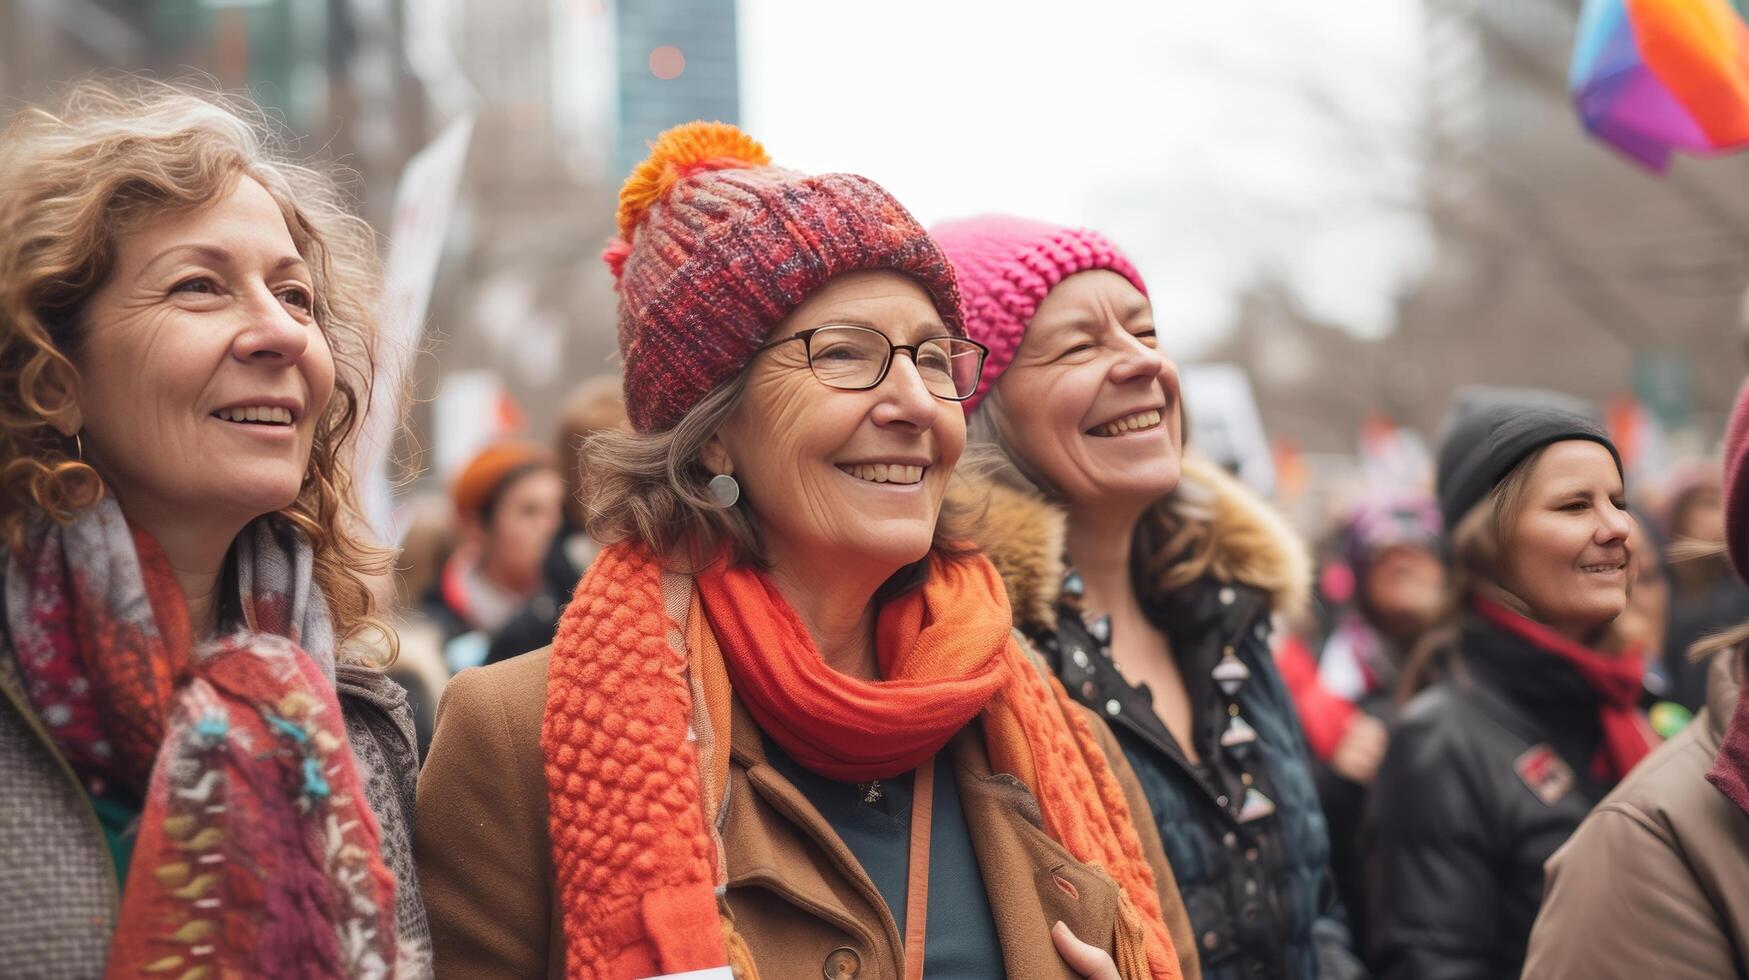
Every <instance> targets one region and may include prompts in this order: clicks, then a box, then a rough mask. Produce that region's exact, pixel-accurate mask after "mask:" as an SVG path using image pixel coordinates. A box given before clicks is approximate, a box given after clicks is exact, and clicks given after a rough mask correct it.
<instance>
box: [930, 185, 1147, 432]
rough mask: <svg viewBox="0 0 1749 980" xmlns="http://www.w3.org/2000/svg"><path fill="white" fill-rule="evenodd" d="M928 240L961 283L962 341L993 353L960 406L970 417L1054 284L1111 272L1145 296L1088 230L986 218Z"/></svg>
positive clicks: (942, 229) (1118, 256)
mask: <svg viewBox="0 0 1749 980" xmlns="http://www.w3.org/2000/svg"><path fill="white" fill-rule="evenodd" d="M930 234H931V235H932V236H933V237H934V238H935V241H936V244H938V245H940V246H941V250H942V251H944V252H946V253H947V258H948V261H950V262H952V263H953V267H954V272H955V273H956V274H957V275H958V277H959V283H960V299H961V302H962V304H963V308H964V310H965V323H966V336H968V337H970V338H972V339H973V340H976V341H979V342H980V343H982V344H983V345H984V346H986V347H988V348H990V356H989V357H987V358H985V359H984V374H983V377H981V378H980V379H978V390H977V391H976V392H974V393H973V394H972V397H970V398H968V399H966V401H965V402H964V403H963V404H964V406H965V410H966V414H967V415H970V414H971V413H972V410H973V409H975V408H977V407H978V403H979V402H981V401H983V400H984V396H985V395H986V394H988V393H989V391H990V386H991V385H993V384H995V383H996V379H997V378H999V377H1001V376H1002V372H1003V371H1006V370H1008V365H1009V364H1010V363H1011V362H1012V361H1013V360H1014V352H1015V351H1016V350H1019V349H1020V338H1021V337H1022V336H1024V335H1025V334H1026V325H1027V324H1028V323H1030V322H1032V317H1033V314H1035V313H1037V312H1038V305H1039V304H1040V303H1042V302H1044V298H1045V294H1046V293H1049V292H1050V291H1051V289H1052V288H1054V287H1055V286H1056V285H1057V283H1059V282H1062V281H1063V280H1064V279H1066V278H1068V277H1069V276H1072V275H1074V274H1075V273H1077V272H1086V271H1088V270H1090V269H1110V270H1111V271H1113V272H1115V273H1117V274H1118V275H1120V276H1123V277H1124V278H1125V279H1128V280H1129V281H1130V283H1131V284H1132V285H1134V286H1135V287H1136V288H1137V289H1139V290H1141V291H1142V295H1144V296H1146V295H1147V294H1148V287H1147V286H1146V285H1144V284H1143V283H1142V277H1141V276H1140V275H1138V274H1137V273H1136V269H1135V267H1134V266H1132V265H1130V261H1129V259H1127V258H1124V254H1123V253H1122V252H1120V251H1118V248H1117V246H1116V245H1113V244H1112V243H1111V241H1110V240H1109V239H1107V238H1106V237H1105V236H1104V235H1101V234H1100V233H1098V232H1096V231H1091V230H1089V229H1086V228H1062V227H1058V226H1057V225H1047V224H1045V223H1043V222H1040V221H1028V220H1027V219H1025V218H1015V217H1009V216H1007V215H987V216H984V217H979V218H966V219H963V220H960V221H949V222H947V223H945V224H941V225H937V226H936V227H935V228H934V229H932V230H931V232H930Z"/></svg>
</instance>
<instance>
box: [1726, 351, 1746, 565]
mask: <svg viewBox="0 0 1749 980" xmlns="http://www.w3.org/2000/svg"><path fill="white" fill-rule="evenodd" d="M1724 509H1725V547H1726V548H1727V549H1729V551H1730V553H1731V565H1732V566H1733V567H1734V568H1736V569H1737V577H1738V578H1740V579H1742V580H1744V581H1745V582H1749V381H1745V382H1744V383H1743V388H1742V390H1740V391H1738V392H1737V405H1736V407H1735V408H1733V409H1731V424H1730V426H1729V427H1727V428H1726V429H1725V474H1724Z"/></svg>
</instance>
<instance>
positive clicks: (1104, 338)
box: [935, 217, 1362, 978]
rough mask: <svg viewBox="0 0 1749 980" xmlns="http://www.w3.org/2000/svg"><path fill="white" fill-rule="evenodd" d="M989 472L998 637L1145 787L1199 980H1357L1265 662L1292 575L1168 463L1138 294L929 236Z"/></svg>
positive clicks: (989, 231)
mask: <svg viewBox="0 0 1749 980" xmlns="http://www.w3.org/2000/svg"><path fill="white" fill-rule="evenodd" d="M935 235H936V238H937V240H938V241H939V242H940V243H941V247H942V249H943V251H945V252H946V253H947V255H948V257H949V258H950V259H951V260H952V261H953V264H954V268H955V270H956V271H957V272H958V274H959V282H960V288H961V290H962V294H963V298H964V300H965V308H966V332H967V333H968V334H969V335H970V336H972V337H973V338H975V339H978V340H981V341H983V342H984V343H985V344H987V345H989V347H990V355H989V357H988V359H987V361H986V362H985V366H984V369H983V377H982V378H981V379H980V381H979V385H978V388H977V390H976V392H975V394H974V396H973V398H971V399H969V400H967V401H966V402H964V403H962V404H964V405H966V406H968V407H969V408H970V409H971V416H970V428H971V433H972V439H973V441H974V442H978V443H984V444H988V445H992V446H994V447H996V448H997V449H999V450H1001V451H1002V454H1003V455H1004V456H1005V458H1006V459H1007V461H1008V462H1009V463H1010V464H1011V465H1008V466H1005V467H1003V468H1001V469H999V470H997V472H996V474H995V475H996V479H995V480H994V481H993V486H992V489H991V494H992V497H991V503H990V512H989V519H988V521H987V524H988V526H989V528H990V530H991V533H992V534H993V538H992V540H991V541H989V542H988V543H989V553H990V555H991V557H992V559H993V560H995V562H996V564H997V566H998V567H999V568H1001V570H1002V575H1003V578H1004V580H1005V581H1006V582H1007V583H1008V595H1009V599H1010V601H1011V603H1012V605H1013V609H1014V612H1015V618H1014V622H1015V625H1016V626H1017V627H1019V628H1020V629H1022V630H1024V631H1025V632H1026V633H1027V634H1028V635H1030V636H1032V637H1033V638H1034V639H1035V640H1036V642H1037V643H1038V644H1039V650H1040V652H1041V653H1042V654H1044V656H1045V657H1046V659H1047V660H1048V661H1049V662H1050V664H1051V666H1052V668H1053V669H1054V670H1055V671H1056V672H1057V675H1058V676H1059V677H1060V678H1061V679H1062V682H1063V684H1064V686H1065V687H1066V688H1067V689H1068V690H1069V691H1070V692H1071V693H1072V694H1073V695H1074V697H1075V698H1076V699H1078V700H1079V701H1081V702H1082V703H1084V704H1086V705H1087V706H1089V707H1091V708H1093V709H1094V710H1095V711H1097V712H1098V713H1099V715H1100V716H1101V717H1103V718H1104V719H1105V721H1106V723H1107V724H1108V725H1109V726H1110V728H1111V730H1112V731H1113V732H1114V733H1115V734H1116V739H1117V742H1118V743H1119V744H1120V745H1121V746H1122V748H1123V752H1124V754H1125V755H1126V756H1128V758H1129V762H1130V765H1131V766H1133V767H1134V771H1135V773H1136V775H1137V776H1138V777H1139V778H1140V780H1141V783H1142V786H1143V788H1144V789H1145V790H1146V793H1147V798H1148V803H1149V805H1150V806H1151V807H1152V810H1153V817H1154V820H1155V821H1156V823H1157V827H1158V830H1159V833H1160V837H1161V839H1162V841H1163V842H1164V844H1165V848H1166V854H1167V857H1168V858H1170V860H1171V863H1172V867H1173V870H1174V871H1175V872H1176V874H1177V880H1178V884H1179V887H1180V888H1181V889H1182V890H1183V894H1184V901H1185V904H1186V905H1187V906H1188V907H1189V910H1190V922H1191V925H1192V926H1193V927H1194V929H1195V939H1194V942H1195V945H1196V949H1197V953H1198V955H1199V956H1200V957H1201V966H1202V974H1203V976H1204V977H1205V978H1206V977H1249V976H1267V977H1278V978H1294V977H1308V978H1309V977H1349V976H1356V975H1360V974H1361V972H1362V971H1361V970H1360V965H1359V962H1358V961H1357V960H1356V959H1355V958H1354V956H1353V955H1352V953H1351V952H1350V951H1349V942H1348V930H1347V928H1346V927H1345V926H1344V924H1343V922H1342V920H1341V919H1340V917H1339V916H1337V915H1336V914H1335V910H1334V908H1333V905H1334V897H1333V896H1334V891H1333V888H1332V885H1331V879H1330V876H1329V873H1328V870H1327V867H1326V865H1327V863H1328V861H1329V853H1330V845H1329V840H1328V835H1327V832H1326V830H1325V824H1324V818H1323V815H1322V813H1321V812H1320V811H1319V808H1318V798H1317V795H1316V793H1315V791H1314V788H1313V783H1312V777H1311V771H1310V768H1309V765H1308V760H1307V757H1306V748H1305V738H1304V736H1303V735H1302V734H1301V732H1300V727H1299V723H1298V721H1297V719H1296V717H1295V715H1294V709H1293V704H1292V702H1291V701H1289V699H1288V696H1287V692H1286V691H1285V690H1284V689H1283V686H1282V682H1281V678H1280V676H1279V675H1278V674H1277V673H1276V671H1275V666H1274V660H1273V658H1272V657H1271V654H1270V647H1269V631H1270V625H1271V624H1270V617H1271V614H1272V613H1273V612H1275V611H1278V610H1281V609H1283V607H1287V606H1292V605H1293V604H1296V603H1299V602H1302V601H1304V598H1305V593H1306V586H1307V580H1308V579H1309V569H1308V565H1309V563H1308V561H1307V559H1306V557H1305V555H1304V552H1303V547H1302V545H1301V544H1300V542H1299V540H1298V539H1297V537H1296V536H1295V535H1294V533H1293V531H1292V530H1291V529H1289V528H1288V527H1287V525H1286V523H1285V522H1284V521H1283V520H1282V519H1281V518H1280V517H1278V516H1276V515H1275V513H1274V512H1273V511H1271V510H1270V509H1269V507H1268V506H1267V505H1266V504H1264V503H1263V502H1262V501H1260V500H1258V499H1257V498H1256V497H1255V495H1253V494H1252V493H1251V492H1250V491H1248V490H1246V489H1245V488H1244V487H1243V486H1241V485H1240V484H1239V483H1238V482H1237V481H1236V480H1234V479H1232V478H1231V477H1229V476H1227V475H1226V474H1225V473H1223V472H1221V471H1220V470H1218V469H1216V468H1215V467H1213V466H1210V465H1208V464H1207V463H1199V462H1197V461H1195V460H1193V459H1188V458H1185V457H1184V455H1183V449H1184V441H1183V425H1182V423H1183V406H1182V404H1181V402H1180V399H1179V388H1178V370H1177V368H1176V367H1174V366H1173V363H1172V361H1171V360H1170V359H1169V358H1168V357H1167V356H1166V353H1165V352H1164V351H1162V350H1161V349H1160V341H1159V338H1158V337H1157V336H1156V335H1155V329H1154V313H1153V309H1152V307H1151V305H1150V304H1149V301H1148V296H1147V293H1146V291H1145V287H1144V286H1143V283H1142V279H1141V277H1140V276H1139V275H1137V273H1136V270H1135V269H1134V267H1132V266H1131V265H1130V263H1129V261H1128V260H1127V259H1126V258H1125V257H1124V255H1123V253H1122V252H1120V251H1119V250H1118V249H1117V248H1116V247H1115V246H1114V245H1112V243H1111V242H1110V241H1108V240H1107V239H1106V238H1105V237H1104V236H1102V235H1100V234H1098V233H1097V232H1092V231H1088V230H1085V229H1072V228H1058V227H1053V226H1050V225H1045V224H1040V223H1037V222H1032V221H1025V220H1022V219H1018V218H1006V217H990V218H975V219H971V220H967V221H960V222H954V223H951V224H948V225H944V226H941V227H939V228H937V229H936V231H935Z"/></svg>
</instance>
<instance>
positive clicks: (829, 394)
mask: <svg viewBox="0 0 1749 980" xmlns="http://www.w3.org/2000/svg"><path fill="white" fill-rule="evenodd" d="M620 201H621V207H620V215H619V217H620V231H621V235H622V237H623V241H621V242H619V243H617V244H616V246H615V247H613V248H611V249H610V250H609V254H608V259H609V261H610V263H611V264H612V265H613V268H614V271H615V273H616V275H617V276H618V279H619V293H620V320H619V324H620V330H619V338H620V353H621V355H622V357H623V360H624V367H625V395H626V398H625V404H626V409H627V411H628V414H629V416H630V420H631V424H632V427H633V428H634V429H635V430H636V431H635V434H629V435H628V434H619V433H605V434H600V435H597V436H595V437H593V438H592V440H591V442H590V444H589V447H588V451H587V454H586V455H587V458H588V460H589V464H588V465H589V471H588V472H587V473H586V479H585V484H586V492H587V499H588V505H589V511H590V514H589V521H588V530H589V532H590V533H591V535H593V536H594V537H596V538H597V539H598V540H601V541H604V542H609V543H610V545H609V547H607V549H606V550H605V551H603V552H602V553H601V555H600V556H599V557H597V559H596V560H595V562H594V564H593V565H592V566H591V567H590V570H589V572H588V573H587V575H586V576H585V577H584V579H583V581H582V582H581V583H580V584H579V586H578V588H577V591H576V593H575V595H574V597H573V598H572V601H571V603H570V605H569V606H568V607H567V608H566V610H565V613H564V615H563V617H562V619H561V620H560V623H559V627H558V633H557V637H556V639H555V641H554V643H553V645H552V646H551V647H550V648H548V649H546V650H543V651H539V652H537V653H535V654H532V655H529V656H524V657H518V658H515V659H512V660H509V661H506V662H504V663H500V664H494V665H492V666H489V667H483V668H480V669H478V670H473V671H466V672H464V673H462V674H460V675H458V676H457V677H456V678H455V680H454V681H453V682H452V683H451V684H450V687H449V690H448V691H447V692H446V694H445V697H444V702H443V705H442V706H441V708H440V709H439V714H438V723H437V734H436V737H435V739H434V741H433V743H432V747H431V754H430V758H429V761H428V763H427V766H426V769H425V772H424V773H423V774H422V776H421V779H420V786H419V811H420V814H419V832H418V837H419V839H418V854H419V861H420V865H421V869H422V875H423V876H424V878H425V881H426V887H427V899H428V901H429V902H430V903H431V907H432V909H433V914H434V920H435V928H434V932H435V936H436V943H437V961H438V972H439V974H440V975H445V976H456V977H464V976H465V977H470V978H473V977H491V976H506V977H508V976H519V977H526V976H531V975H541V974H545V975H548V976H572V977H602V978H615V980H618V978H640V977H649V976H654V975H664V974H673V973H685V972H687V971H700V970H702V971H706V973H705V974H703V975H706V976H717V977H727V976H728V975H729V972H728V970H727V968H726V967H727V966H728V965H729V964H733V966H734V969H735V972H736V975H738V976H739V977H741V978H742V980H750V978H752V977H755V976H762V977H766V978H768V980H775V978H789V977H809V976H820V975H824V976H826V977H831V978H840V977H842V978H852V977H862V978H870V977H879V978H891V980H899V978H901V977H903V978H916V977H919V976H922V975H923V974H924V972H925V971H927V975H928V976H929V977H931V978H932V980H942V978H949V977H967V978H970V977H990V976H1002V975H1006V976H1009V977H1012V978H1058V977H1067V976H1079V977H1098V978H1101V980H1114V978H1119V977H1121V978H1124V980H1142V978H1153V980H1168V978H1174V977H1179V976H1183V975H1184V973H1185V972H1187V971H1185V970H1183V969H1181V964H1180V961H1179V958H1178V952H1177V951H1175V949H1174V944H1173V941H1172V938H1171V933H1170V932H1169V931H1168V927H1167V925H1166V924H1165V923H1164V922H1163V921H1162V916H1163V915H1164V916H1167V917H1169V918H1170V919H1172V920H1174V921H1177V920H1181V919H1182V916H1183V911H1182V907H1181V906H1180V905H1179V904H1178V901H1177V893H1176V890H1175V888H1174V886H1173V884H1172V879H1171V875H1170V871H1169V869H1168V868H1167V867H1166V865H1165V863H1164V861H1163V860H1162V859H1161V852H1160V848H1159V842H1158V839H1157V838H1156V837H1155V835H1154V833H1153V830H1152V827H1151V826H1149V825H1148V824H1147V823H1146V822H1145V821H1144V822H1142V823H1141V825H1140V826H1137V825H1134V824H1132V823H1131V821H1130V815H1131V814H1132V813H1136V814H1141V813H1145V806H1146V804H1145V803H1144V802H1143V801H1142V798H1141V796H1140V793H1139V791H1138V788H1137V786H1136V784H1135V782H1134V779H1133V777H1132V776H1131V774H1130V772H1129V769H1128V767H1127V766H1126V765H1125V764H1124V761H1123V757H1122V755H1121V754H1120V753H1118V752H1117V751H1116V750H1115V748H1113V747H1112V746H1111V744H1110V742H1109V740H1108V739H1107V738H1105V737H1104V736H1103V735H1102V734H1101V732H1100V729H1099V728H1098V726H1097V725H1096V724H1095V723H1093V722H1092V721H1091V719H1089V718H1088V717H1087V716H1086V714H1085V713H1084V712H1082V711H1081V710H1080V709H1078V708H1076V707H1075V706H1074V705H1073V704H1072V703H1070V702H1069V701H1068V700H1067V698H1066V697H1065V695H1064V694H1063V692H1062V690H1061V688H1059V687H1057V686H1056V685H1054V684H1053V683H1052V682H1051V681H1050V679H1049V677H1048V675H1047V674H1046V673H1045V672H1044V671H1043V670H1042V668H1041V667H1040V665H1039V663H1038V662H1037V661H1036V660H1035V659H1034V657H1033V656H1032V655H1031V653H1030V652H1029V651H1028V650H1027V648H1026V647H1025V646H1023V645H1022V644H1021V643H1020V642H1018V641H1017V640H1016V639H1015V637H1014V636H1013V634H1012V633H1011V630H1010V627H1009V613H1008V606H1007V599H1006V598H1005V596H1004V595H1003V592H1002V587H1001V583H1000V581H999V580H998V578H997V576H996V574H995V572H994V570H993V569H992V568H991V567H990V565H989V563H988V562H987V561H985V560H983V559H982V558H979V557H977V556H975V555H973V554H970V553H968V552H967V550H966V549H965V547H964V545H963V544H962V543H961V542H962V541H963V538H962V537H961V535H960V531H959V528H958V525H959V523H960V522H961V520H962V518H961V516H960V515H957V514H954V513H952V512H944V509H943V500H944V497H945V492H946V488H947V482H948V478H949V475H950V474H951V473H952V471H953V468H954V465H955V463H956V462H957V460H958V458H959V456H960V453H961V450H962V449H963V447H964V444H965V427H964V421H963V418H962V416H961V413H960V408H959V402H960V400H961V399H963V398H965V397H966V396H967V395H968V394H970V391H971V388H970V385H971V384H973V383H975V381H976V378H977V375H978V366H979V363H980V362H981V360H982V358H983V349H982V348H981V347H980V346H979V345H977V344H975V343H972V342H971V341H968V340H967V339H966V338H965V334H964V331H963V329H962V327H961V322H960V311H959V307H958V296H957V293H956V291H955V287H954V281H953V275H952V272H951V270H950V269H949V267H948V265H947V262H946V260H945V259H944V258H943V256H942V255H941V252H940V250H939V249H937V248H936V246H935V243H934V242H933V241H932V240H931V239H930V238H929V236H928V235H927V234H925V233H924V231H923V229H922V228H921V227H919V226H918V225H917V223H916V221H915V220H913V219H912V217H911V216H910V215H909V214H908V213H907V212H906V211H905V210H904V208H902V207H901V206H900V205H899V204H898V202H896V201H894V200H893V198H892V197H891V196H889V195H888V194H887V193H886V192H885V191H884V190H882V189H881V188H880V187H878V186H877V185H875V184H874V183H872V182H871V181H868V180H866V179H864V178H861V177H856V176H852V175H847V174H827V175H823V176H807V175H804V174H799V173H796V172H793V171H789V170H783V169H779V168H777V167H774V166H772V165H771V164H770V162H769V159H768V158H767V157H766V155H765V153H764V151H763V149H761V148H760V146H759V145H758V144H757V143H755V142H754V141H753V140H751V139H749V138H748V137H747V136H745V135H744V134H742V133H741V132H740V131H739V130H736V129H735V128H734V127H732V126H727V125H723V124H720V123H719V124H710V123H692V124H688V125H685V126H681V127H678V128H676V129H673V130H670V131H669V132H667V133H665V134H663V135H662V137H661V138H660V139H659V140H658V141H657V143H656V145H655V146H654V148H653V149H652V151H651V155H650V158H649V159H648V160H646V161H645V162H644V163H643V164H641V165H640V166H639V167H638V168H637V169H636V170H635V171H634V172H633V174H632V176H631V178H630V179H629V180H628V181H627V182H626V185H625V188H624V190H623V191H622V192H621V197H620Z"/></svg>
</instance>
